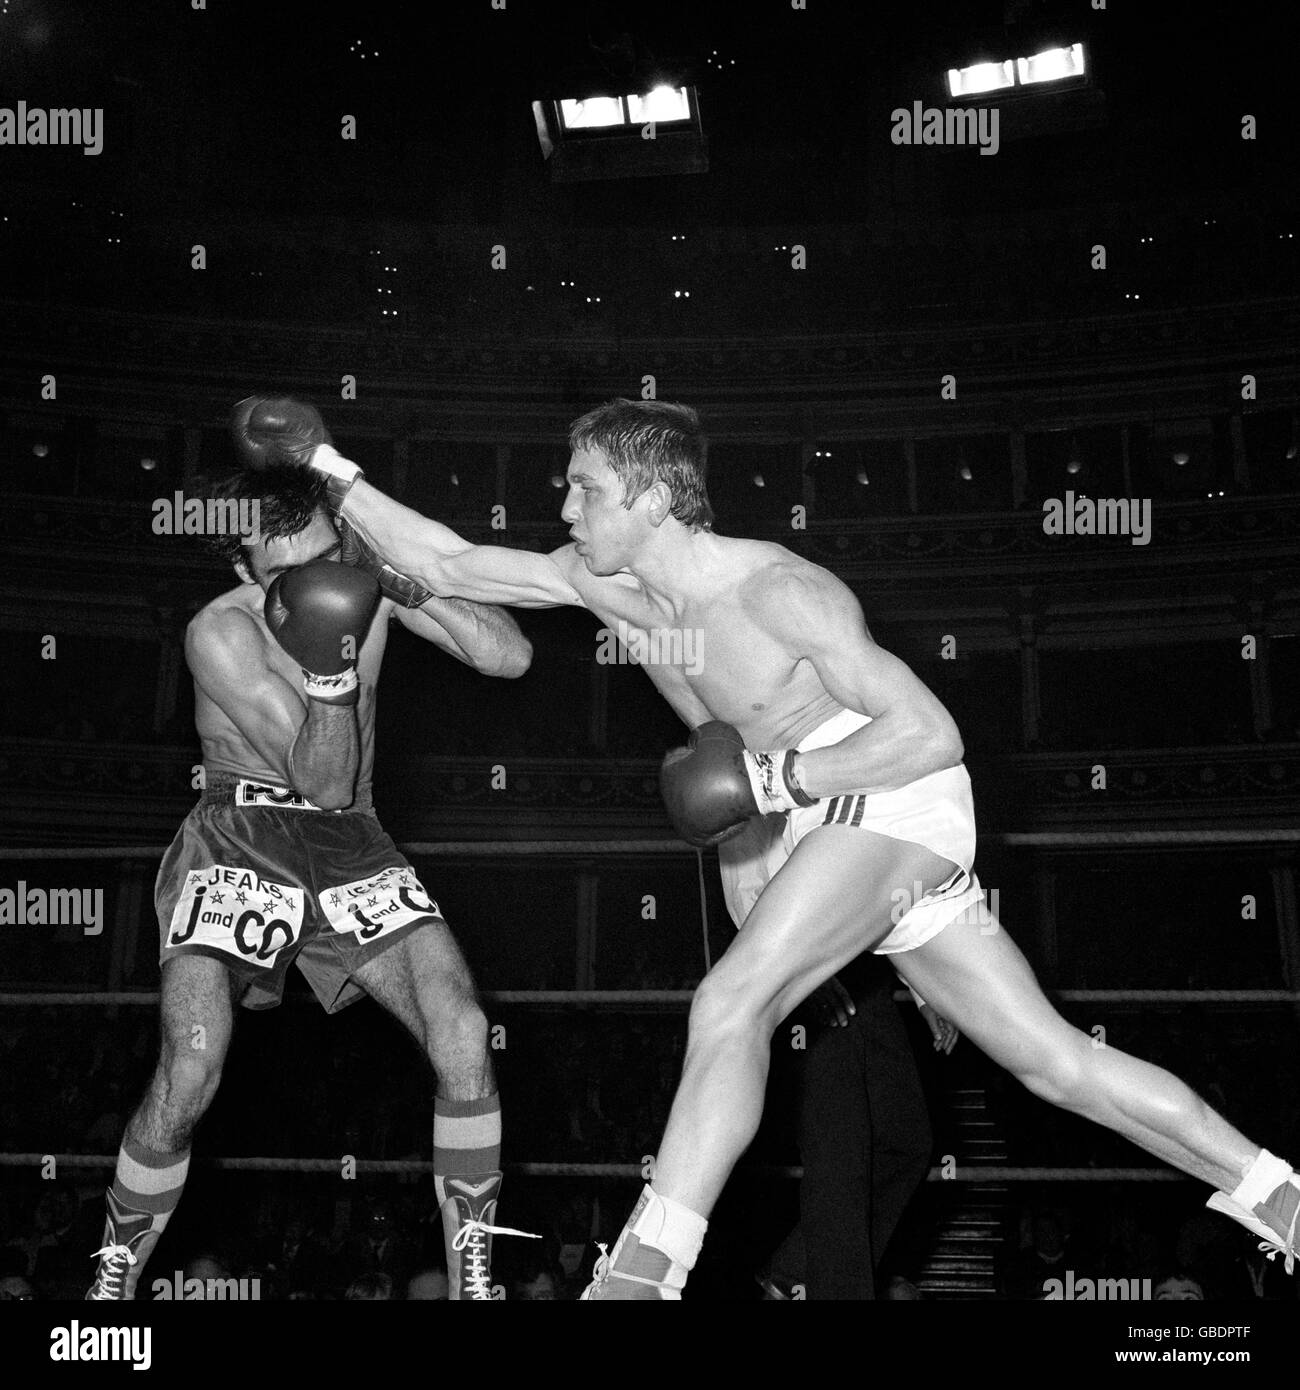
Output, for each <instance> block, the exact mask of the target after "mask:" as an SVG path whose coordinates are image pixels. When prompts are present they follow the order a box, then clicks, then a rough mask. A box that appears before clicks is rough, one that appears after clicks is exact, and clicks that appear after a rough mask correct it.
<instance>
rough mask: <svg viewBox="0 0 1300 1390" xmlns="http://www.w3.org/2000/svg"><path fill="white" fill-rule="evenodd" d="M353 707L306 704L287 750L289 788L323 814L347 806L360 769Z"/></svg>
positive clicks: (316, 702)
mask: <svg viewBox="0 0 1300 1390" xmlns="http://www.w3.org/2000/svg"><path fill="white" fill-rule="evenodd" d="M360 756H361V754H360V739H359V737H358V729H357V709H356V706H355V705H328V704H326V703H325V702H324V701H322V700H308V701H307V718H306V719H305V720H304V721H303V724H302V727H301V728H300V729H299V730H298V736H297V737H296V738H295V739H294V741H293V746H292V747H291V748H290V749H289V757H288V759H287V765H288V771H289V785H290V786H291V787H293V789H294V790H295V791H297V792H301V793H302V795H303V796H305V797H306V798H307V800H308V801H312V802H315V804H316V805H317V806H320V807H321V808H323V809H324V810H326V811H339V810H343V809H344V808H345V807H347V806H351V804H352V799H353V797H354V796H355V794H356V783H357V769H358V767H359V765H360Z"/></svg>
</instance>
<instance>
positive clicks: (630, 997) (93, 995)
mask: <svg viewBox="0 0 1300 1390" xmlns="http://www.w3.org/2000/svg"><path fill="white" fill-rule="evenodd" d="M1047 992H1048V994H1050V995H1051V996H1052V998H1054V999H1064V1000H1067V1001H1069V1002H1071V1003H1083V1004H1300V991H1296V990H1287V989H1052V990H1048V991H1047ZM693 997H694V991H693V990H689V989H488V990H483V991H481V993H480V998H483V999H486V1000H487V1001H488V1002H489V1003H493V1004H531V1005H545V1004H558V1005H566V1006H567V1005H572V1006H575V1007H576V1006H579V1005H583V1004H591V1005H601V1004H673V1005H677V1006H680V1007H683V1008H684V1007H685V1006H686V1005H687V1004H689V1003H690V1002H691V999H692V998H693ZM911 997H912V996H911V995H910V994H909V993H908V992H907V990H905V989H900V990H897V991H895V993H894V998H895V999H899V1000H907V999H910V998H911ZM157 1002H158V991H157V990H144V989H133V990H103V991H95V990H31V991H23V990H10V991H6V992H3V993H0V1007H3V1006H5V1005H9V1004H11V1005H24V1004H26V1005H30V1006H31V1007H33V1008H36V1007H44V1006H47V1005H50V1006H54V1005H63V1004H100V1005H104V1006H109V1005H115V1004H156V1003H157ZM283 1002H284V1003H286V1004H293V1003H299V1002H313V1001H312V997H311V996H310V995H307V994H286V995H285V996H284V1001H283Z"/></svg>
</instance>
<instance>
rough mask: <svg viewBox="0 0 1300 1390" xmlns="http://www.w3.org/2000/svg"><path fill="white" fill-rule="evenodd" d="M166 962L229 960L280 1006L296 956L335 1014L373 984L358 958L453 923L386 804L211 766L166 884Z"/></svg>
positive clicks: (162, 927) (159, 889) (259, 995)
mask: <svg viewBox="0 0 1300 1390" xmlns="http://www.w3.org/2000/svg"><path fill="white" fill-rule="evenodd" d="M154 905H155V906H156V908H157V910H158V926H159V933H160V942H159V956H158V959H159V962H160V963H162V964H165V963H166V962H167V961H169V960H171V959H172V958H173V957H174V956H184V955H199V956H210V957H211V958H212V959H213V960H219V961H220V962H221V963H222V965H224V966H226V968H227V969H228V970H229V971H230V972H231V973H232V974H233V975H234V976H235V977H236V978H237V979H238V980H239V981H240V982H241V983H243V984H244V990H243V993H242V995H241V1000H240V1002H241V1003H242V1004H243V1005H244V1007H245V1008H249V1009H271V1008H274V1007H275V1006H276V1005H277V1004H278V1003H279V1002H280V999H281V996H282V995H283V993H284V981H285V976H286V974H287V973H288V970H289V964H290V962H291V961H297V963H298V969H299V970H301V971H302V973H303V974H304V975H305V976H306V977H307V982H308V983H309V984H310V985H311V987H312V990H313V991H314V992H315V994H316V997H317V999H319V1000H320V1002H321V1004H322V1006H323V1007H324V1008H325V1009H326V1011H327V1012H329V1013H337V1012H338V1011H339V1010H340V1009H342V1008H346V1007H347V1005H349V1004H351V1003H353V1002H354V1001H355V1000H356V999H358V998H360V997H361V995H362V994H363V993H364V991H363V990H362V988H361V986H360V985H358V984H357V983H356V981H355V980H353V978H352V976H353V974H354V972H355V971H356V969H357V968H358V966H360V965H362V964H364V962H366V961H368V960H372V959H373V958H374V957H375V956H377V955H379V954H380V953H381V952H383V951H386V950H387V949H388V948H389V947H390V946H393V945H396V943H397V942H399V941H401V940H402V939H403V938H404V937H406V936H409V935H410V934H411V933H412V932H413V931H416V930H417V929H418V928H419V927H420V926H421V925H423V924H424V923H426V922H430V921H441V920H442V914H441V913H440V912H439V911H438V904H437V903H435V902H434V901H432V899H431V898H430V897H429V896H428V894H427V893H426V892H425V891H424V888H423V887H422V886H421V884H420V880H419V879H418V878H416V876H415V871H414V870H413V869H412V868H411V866H410V864H408V863H407V861H406V860H405V859H404V858H403V857H402V855H401V854H400V853H399V852H398V850H397V846H396V845H394V844H393V842H392V840H391V839H389V837H388V836H387V835H386V834H385V833H384V831H383V829H382V827H381V826H380V824H379V821H378V819H377V818H376V816H375V814H374V811H373V810H371V809H369V807H368V801H367V802H366V809H356V810H348V811H322V810H319V809H318V808H316V807H313V806H312V805H311V803H310V802H309V801H307V800H305V798H303V797H301V796H298V795H297V794H296V793H295V792H292V791H290V790H288V789H286V788H284V787H276V786H268V785H267V784H265V783H261V782H256V781H253V780H251V779H246V778H239V777H235V776H233V775H230V774H227V773H209V774H208V786H207V788H206V789H205V791H204V793H203V799H202V800H201V801H200V802H199V804H198V805H197V806H195V808H194V809H193V810H192V811H191V812H190V813H189V815H188V816H186V817H185V820H184V821H183V822H182V823H181V828H180V830H179V831H178V832H177V834H176V838H175V839H174V840H173V841H172V843H171V845H170V847H169V848H168V850H167V853H166V854H165V855H164V856H163V861H162V865H161V867H160V868H159V870H158V881H157V883H156V885H155V887H154Z"/></svg>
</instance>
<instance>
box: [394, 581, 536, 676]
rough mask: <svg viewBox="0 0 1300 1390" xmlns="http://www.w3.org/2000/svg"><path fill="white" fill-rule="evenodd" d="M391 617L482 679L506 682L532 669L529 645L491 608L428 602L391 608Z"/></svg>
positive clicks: (502, 612)
mask: <svg viewBox="0 0 1300 1390" xmlns="http://www.w3.org/2000/svg"><path fill="white" fill-rule="evenodd" d="M393 616H394V617H395V618H396V619H397V621H398V622H399V623H401V625H402V626H403V627H404V628H406V629H407V631H408V632H413V633H415V635H416V636H417V637H423V638H424V640H425V641H426V642H432V643H433V645H434V646H435V647H440V648H441V649H442V650H443V651H444V652H449V653H450V654H451V655H452V656H454V657H455V658H456V660H457V661H463V662H464V663H465V665H466V666H472V667H473V668H474V670H476V671H479V672H481V673H482V674H483V675H485V676H502V677H505V678H506V679H508V680H509V679H513V678H515V677H516V676H522V675H523V674H524V672H525V671H527V670H528V668H529V666H530V665H532V660H533V646H532V643H531V642H529V640H528V638H526V637H525V636H524V634H523V633H522V632H520V631H519V624H518V623H517V622H515V620H514V619H513V618H512V617H511V616H510V614H509V613H507V612H506V611H505V609H504V608H497V607H496V606H494V605H493V604H488V603H469V602H467V601H466V600H464V599H458V598H431V599H428V600H426V601H425V602H424V603H422V604H421V605H420V607H419V608H401V607H398V606H397V605H396V604H394V605H393Z"/></svg>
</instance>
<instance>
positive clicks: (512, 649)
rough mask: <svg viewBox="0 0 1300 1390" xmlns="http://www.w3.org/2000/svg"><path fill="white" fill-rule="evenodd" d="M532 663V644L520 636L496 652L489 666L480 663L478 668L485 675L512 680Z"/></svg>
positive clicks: (525, 671)
mask: <svg viewBox="0 0 1300 1390" xmlns="http://www.w3.org/2000/svg"><path fill="white" fill-rule="evenodd" d="M532 664H533V644H532V643H531V642H530V641H529V640H528V639H527V638H526V637H521V638H520V639H519V640H518V641H517V642H514V643H512V644H511V645H510V646H509V647H508V648H506V649H504V650H503V651H499V652H497V654H496V656H495V657H494V659H493V661H492V663H491V665H490V667H487V668H485V667H483V666H481V665H480V666H479V670H480V671H481V672H482V673H483V674H484V675H485V676H498V677H500V678H501V679H502V680H508V681H513V680H518V679H519V677H520V676H522V675H526V674H527V672H528V668H529V667H530V666H531V665H532Z"/></svg>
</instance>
